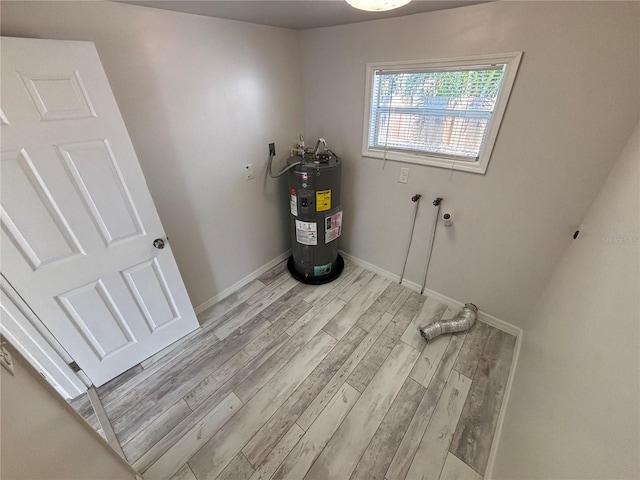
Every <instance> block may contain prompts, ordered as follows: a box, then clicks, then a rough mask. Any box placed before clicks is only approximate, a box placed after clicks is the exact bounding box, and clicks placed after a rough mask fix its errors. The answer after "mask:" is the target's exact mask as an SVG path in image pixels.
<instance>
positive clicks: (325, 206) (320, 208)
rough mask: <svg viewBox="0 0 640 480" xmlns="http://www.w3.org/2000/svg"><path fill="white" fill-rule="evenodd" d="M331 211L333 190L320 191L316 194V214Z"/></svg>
mask: <svg viewBox="0 0 640 480" xmlns="http://www.w3.org/2000/svg"><path fill="white" fill-rule="evenodd" d="M327 210H331V190H318V191H317V192H316V212H325V211H327Z"/></svg>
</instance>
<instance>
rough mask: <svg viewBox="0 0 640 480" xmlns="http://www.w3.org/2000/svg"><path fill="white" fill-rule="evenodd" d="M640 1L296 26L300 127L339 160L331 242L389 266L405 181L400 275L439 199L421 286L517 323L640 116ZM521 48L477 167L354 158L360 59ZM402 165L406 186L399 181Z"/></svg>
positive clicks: (481, 8) (414, 269) (419, 248)
mask: <svg viewBox="0 0 640 480" xmlns="http://www.w3.org/2000/svg"><path fill="white" fill-rule="evenodd" d="M639 11H640V4H638V3H637V2H634V3H631V2H629V3H624V2H608V3H597V2H495V3H488V4H482V5H476V6H471V7H464V8H458V9H453V10H445V11H440V12H433V13H426V14H420V15H413V16H410V17H404V18H396V19H387V20H380V21H374V22H366V23H360V24H353V25H345V26H340V27H333V28H323V29H316V30H307V31H303V32H302V33H301V45H302V54H303V59H304V60H303V71H304V77H303V82H304V97H305V104H304V106H305V109H304V110H305V127H306V128H305V131H306V132H307V136H308V138H316V137H317V136H323V137H325V138H326V139H327V141H328V142H329V144H330V146H331V147H332V149H333V150H334V151H336V152H337V153H339V154H341V155H342V156H343V158H344V171H343V185H342V199H343V207H344V212H345V214H344V215H345V216H344V222H345V223H344V234H343V237H342V239H341V248H343V249H344V250H346V251H347V252H348V253H351V254H352V255H354V256H356V257H359V258H361V259H363V260H366V261H368V262H370V263H372V264H374V265H377V266H379V267H382V268H384V269H386V270H388V271H391V272H394V273H396V274H399V273H400V271H401V269H402V262H403V260H404V254H405V249H406V246H407V241H408V235H409V229H410V222H411V218H412V212H413V204H412V203H411V202H410V197H411V196H412V195H413V194H414V193H421V194H423V195H424V198H423V201H422V203H421V205H420V211H419V215H418V220H417V225H416V231H415V237H414V242H415V244H416V248H414V249H413V250H412V254H411V256H410V258H409V265H408V267H407V278H408V279H409V280H411V281H414V282H417V283H421V282H422V276H423V274H424V267H425V263H426V249H427V246H428V244H429V236H430V228H431V222H432V218H433V217H432V216H433V215H434V213H435V209H434V207H433V206H431V200H432V199H433V198H435V197H437V196H442V197H444V199H445V200H444V203H443V208H444V209H446V210H447V211H450V212H452V213H453V216H454V222H455V223H454V226H453V227H452V228H448V229H447V228H439V231H438V236H437V238H436V242H435V248H434V252H433V258H432V261H431V267H430V271H429V279H428V282H427V287H429V288H431V289H432V290H435V291H436V292H439V293H441V294H444V295H447V296H449V297H452V298H454V299H456V300H458V301H462V302H468V301H470V302H474V303H476V304H477V305H478V306H479V308H480V309H481V310H484V311H485V312H488V313H490V314H493V315H495V316H497V317H499V318H501V319H503V320H506V321H507V322H511V323H514V324H517V325H519V326H526V325H527V324H528V323H527V322H526V319H527V317H528V316H529V313H530V309H531V308H532V306H533V304H534V301H535V299H536V298H537V296H538V295H539V294H540V292H541V290H542V288H543V286H544V285H545V283H546V282H547V281H548V280H549V278H550V276H551V273H552V271H553V268H554V267H555V266H556V264H557V263H558V261H559V260H560V258H561V256H562V254H563V252H564V251H565V250H566V248H567V247H568V245H569V243H570V242H571V235H572V234H573V232H574V230H575V229H576V228H577V227H578V226H579V225H580V223H581V222H582V218H583V217H584V215H585V213H586V211H587V209H588V207H589V205H590V204H591V203H592V202H593V199H594V198H595V196H596V194H597V192H598V189H599V188H600V186H601V185H602V182H603V181H604V178H605V176H606V174H607V172H608V171H609V169H610V168H611V165H612V163H613V161H614V160H615V158H616V157H617V155H618V154H619V153H620V151H621V149H622V147H623V145H624V142H625V141H626V139H627V138H628V136H629V134H630V132H631V129H632V128H633V126H634V125H635V124H636V123H637V122H638V113H639V112H638V110H639V109H638V104H639V99H638V98H639V97H638V93H639V92H638V85H639V84H640V65H639V62H640V55H639V51H638V50H639V49H638V46H639V45H640V36H639V30H640V29H639V28H638V16H639ZM513 51H524V56H523V59H522V63H521V64H520V70H519V74H518V77H517V78H516V82H515V86H514V89H513V91H512V94H511V100H510V102H509V105H508V107H507V111H506V114H505V117H504V121H503V123H502V128H501V130H500V133H499V135H498V139H497V143H496V146H495V149H494V152H493V157H492V159H491V162H490V163H489V168H488V171H487V173H486V175H478V174H472V173H465V172H459V171H454V172H453V173H452V172H451V171H449V170H445V169H440V168H435V167H424V166H417V165H406V164H401V163H397V162H390V161H388V162H387V164H386V167H385V168H384V170H383V168H382V161H380V160H376V159H371V158H363V157H362V156H361V142H362V129H363V112H364V106H363V102H364V82H365V65H366V63H367V62H375V61H392V60H415V59H426V58H429V59H430V58H446V57H455V56H467V55H473V54H486V53H504V52H513ZM401 166H409V168H410V170H411V173H410V175H409V183H408V185H403V184H399V183H397V179H398V174H399V169H400V167H401Z"/></svg>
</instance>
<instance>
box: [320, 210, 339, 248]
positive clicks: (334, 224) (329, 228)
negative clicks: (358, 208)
mask: <svg viewBox="0 0 640 480" xmlns="http://www.w3.org/2000/svg"><path fill="white" fill-rule="evenodd" d="M324 229H325V230H324V243H329V242H331V241H333V240H335V239H336V238H338V237H339V236H340V234H341V233H342V212H338V213H334V214H333V215H329V216H328V217H326V218H325V220H324Z"/></svg>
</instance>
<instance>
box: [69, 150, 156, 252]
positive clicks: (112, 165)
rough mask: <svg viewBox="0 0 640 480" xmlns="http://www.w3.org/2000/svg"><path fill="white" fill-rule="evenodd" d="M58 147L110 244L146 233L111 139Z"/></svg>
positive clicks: (80, 192) (98, 226) (88, 207)
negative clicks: (113, 149)
mask: <svg viewBox="0 0 640 480" xmlns="http://www.w3.org/2000/svg"><path fill="white" fill-rule="evenodd" d="M57 149H58V151H59V152H60V155H61V157H62V159H63V161H64V163H65V166H66V168H67V171H68V172H69V175H70V176H71V179H72V181H73V183H74V185H75V187H76V189H77V190H78V193H79V194H80V196H81V198H82V200H83V202H84V204H85V206H86V207H87V209H88V211H89V212H90V214H91V217H92V219H93V222H94V224H95V225H96V227H97V228H98V230H99V231H100V234H101V235H102V238H103V240H104V241H105V243H106V245H107V246H108V245H111V244H112V243H114V242H118V241H121V240H126V239H128V238H132V237H138V236H141V235H144V233H145V232H144V229H143V227H142V222H141V221H140V217H139V216H138V212H137V211H136V208H135V206H134V204H133V201H132V199H131V194H130V192H129V189H128V188H127V186H126V184H125V182H124V178H123V176H122V172H121V170H120V167H119V165H118V162H117V161H116V158H115V156H114V154H113V151H112V150H111V146H110V145H109V142H108V140H95V141H89V142H83V143H76V144H67V145H58V147H57Z"/></svg>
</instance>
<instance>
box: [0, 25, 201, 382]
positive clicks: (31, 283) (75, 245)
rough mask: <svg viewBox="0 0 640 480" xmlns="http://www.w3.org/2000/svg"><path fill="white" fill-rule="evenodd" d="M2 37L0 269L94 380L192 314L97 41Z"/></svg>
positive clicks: (170, 335) (180, 332)
mask: <svg viewBox="0 0 640 480" xmlns="http://www.w3.org/2000/svg"><path fill="white" fill-rule="evenodd" d="M0 48H1V50H2V51H1V53H2V71H1V74H2V79H1V80H2V81H1V88H2V91H1V97H0V98H1V100H2V110H1V111H2V114H3V119H4V120H3V122H2V127H1V128H2V157H1V158H2V162H1V172H0V174H1V178H2V180H1V187H2V190H1V199H0V200H1V201H0V204H1V210H0V220H1V223H2V229H1V235H2V238H1V241H2V246H3V248H2V271H3V273H4V275H5V276H6V277H7V278H8V279H9V281H10V282H11V284H12V285H13V286H14V288H16V290H18V292H19V293H20V294H21V295H22V296H23V298H24V299H25V300H26V301H27V303H28V304H29V306H30V307H31V308H32V309H33V310H34V311H35V312H36V313H37V314H38V316H39V317H40V318H41V320H42V322H43V323H44V324H45V325H46V326H47V328H48V329H49V330H50V331H51V332H52V334H53V335H54V336H55V337H56V339H57V340H58V341H59V342H60V344H61V345H62V346H63V347H64V348H65V349H66V350H67V351H68V352H69V353H70V355H71V356H72V357H73V358H74V360H75V361H76V362H77V363H78V365H79V366H80V367H81V368H82V369H83V370H84V371H85V373H86V374H87V375H88V376H89V378H90V379H91V380H92V381H93V382H94V384H95V385H101V384H103V383H104V382H106V381H108V380H110V379H111V378H113V377H115V376H116V375H118V374H120V373H122V372H123V371H125V370H127V369H128V368H130V367H131V366H133V365H135V364H136V363H139V362H140V361H142V360H144V359H145V358H147V357H149V356H151V355H153V354H154V353H156V352H158V351H159V350H161V349H162V348H164V347H166V346H167V345H169V344H171V343H173V342H174V341H176V340H177V339H179V338H180V337H182V336H184V335H186V334H187V333H189V332H191V331H193V330H194V329H195V328H197V326H198V322H197V320H196V318H195V314H194V312H193V308H192V307H191V304H190V301H189V298H188V296H187V293H186V290H185V288H184V284H183V282H182V278H181V277H180V273H179V271H178V268H177V265H176V263H175V259H174V257H173V254H172V251H171V248H170V246H169V245H168V244H167V245H166V247H165V248H164V249H161V250H160V249H157V248H154V247H153V241H154V239H155V238H163V237H165V234H164V230H163V228H162V224H161V222H160V218H159V217H158V214H157V212H156V209H155V206H154V204H153V201H152V199H151V195H150V194H149V191H148V189H147V186H146V183H145V180H144V176H143V174H142V171H141V169H140V165H139V163H138V160H137V157H136V154H135V151H134V150H133V145H132V144H131V141H130V139H129V136H128V134H127V131H126V127H125V125H124V122H123V120H122V117H121V116H120V112H119V110H118V107H117V104H116V102H115V98H114V97H113V93H112V92H111V89H110V87H109V83H108V81H107V78H106V75H105V73H104V71H103V69H102V65H101V64H100V59H99V58H98V55H97V52H96V50H95V46H94V45H93V44H92V43H89V42H66V41H56V40H34V39H16V38H6V37H3V38H2V39H1V41H0Z"/></svg>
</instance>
